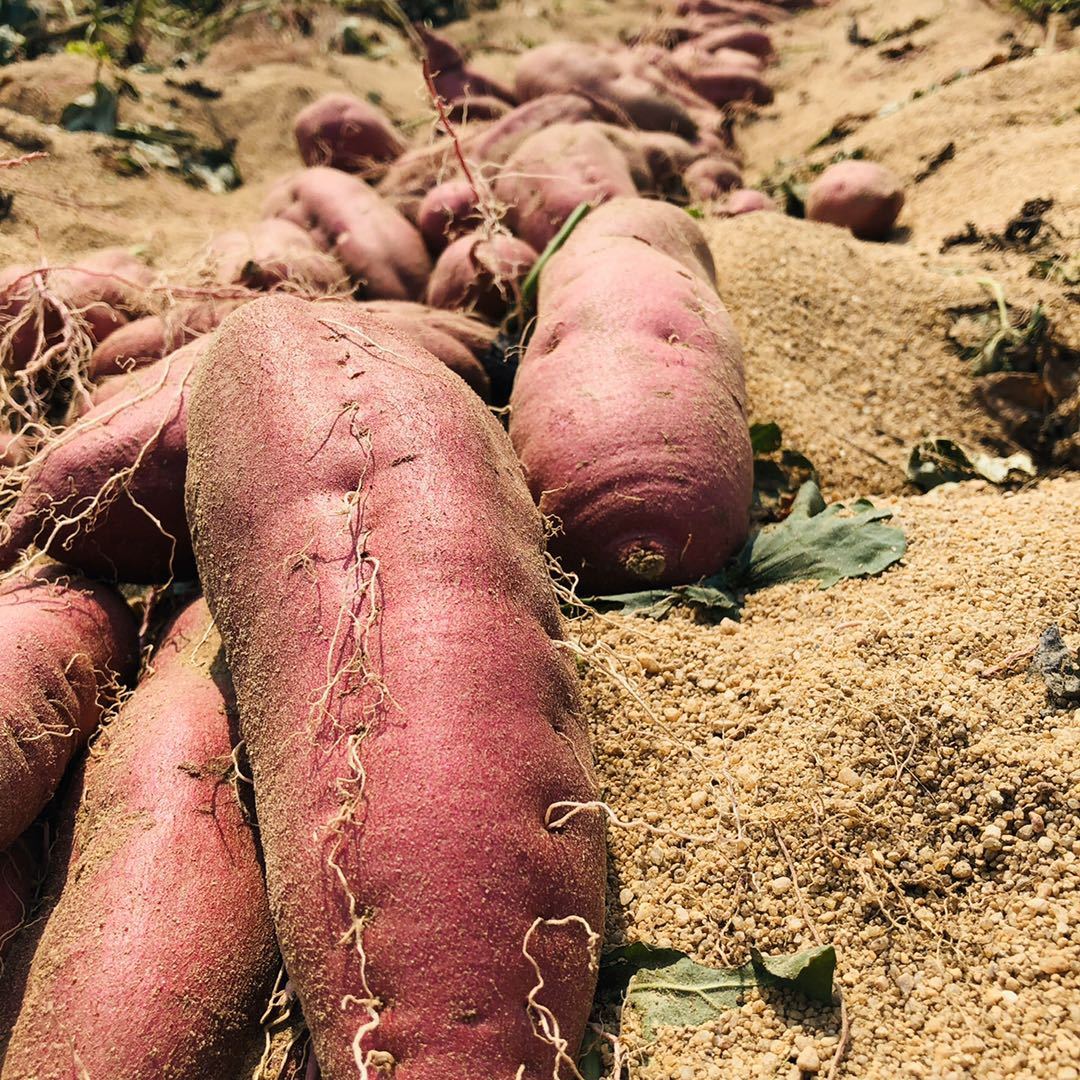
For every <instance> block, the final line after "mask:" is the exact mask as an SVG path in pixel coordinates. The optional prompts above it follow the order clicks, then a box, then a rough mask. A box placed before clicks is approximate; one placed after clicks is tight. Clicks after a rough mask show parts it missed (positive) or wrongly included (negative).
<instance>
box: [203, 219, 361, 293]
mask: <svg viewBox="0 0 1080 1080" xmlns="http://www.w3.org/2000/svg"><path fill="white" fill-rule="evenodd" d="M206 264H207V265H206V267H205V270H206V272H207V274H208V276H209V277H210V278H211V279H212V280H213V281H217V282H222V283H223V284H226V285H244V286H246V287H247V288H249V289H275V288H280V287H282V286H285V285H287V286H288V287H290V288H293V289H296V290H298V291H301V292H306V293H331V292H342V291H346V292H347V291H348V289H347V284H348V282H347V277H346V274H345V268H344V267H343V266H342V265H341V263H339V262H338V261H337V259H335V258H334V256H333V255H330V254H328V253H327V252H325V251H321V250H320V249H319V248H318V247H316V245H315V241H314V240H313V239H312V237H311V234H310V233H309V232H307V230H306V229H303V228H301V227H300V226H299V225H297V224H295V223H294V222H292V221H286V220H284V219H282V218H267V219H265V220H263V221H258V222H256V223H255V224H254V225H252V226H250V227H248V228H246V229H230V230H229V231H228V232H223V233H218V234H217V236H215V237H214V238H213V240H211V241H210V244H209V247H208V250H207V256H206Z"/></svg>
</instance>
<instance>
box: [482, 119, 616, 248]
mask: <svg viewBox="0 0 1080 1080" xmlns="http://www.w3.org/2000/svg"><path fill="white" fill-rule="evenodd" d="M636 193H637V189H636V187H635V186H634V180H633V177H632V176H631V174H630V169H629V167H628V165H627V163H626V159H625V157H624V156H623V155H622V154H621V153H620V152H619V150H618V149H616V147H615V146H614V145H612V142H611V140H610V139H608V138H607V137H606V135H605V133H604V131H603V130H602V128H601V127H600V125H598V124H594V123H581V124H556V125H554V126H553V127H550V128H547V129H546V130H545V131H540V132H537V133H536V134H535V135H532V136H530V137H529V138H528V139H526V140H525V142H523V143H522V144H521V146H520V147H518V149H517V151H515V153H514V154H512V155H511V157H510V159H509V160H508V161H507V162H506V167H505V168H504V169H503V171H502V172H501V173H500V174H499V177H498V179H497V180H496V181H495V195H496V198H498V199H499V200H500V201H501V202H503V203H505V204H506V206H508V207H509V210H508V211H507V215H506V222H507V224H508V225H509V226H510V228H511V229H512V230H513V232H514V234H515V235H516V236H519V237H521V239H522V240H524V241H525V242H526V243H527V244H529V245H531V247H532V248H533V249H534V250H536V251H543V250H544V248H545V247H546V246H547V244H548V241H550V240H551V239H552V237H554V235H555V234H556V233H557V232H558V231H559V228H560V226H561V225H562V223H563V222H564V221H565V220H566V219H567V218H568V217H569V216H570V214H571V212H572V211H573V209H574V208H575V207H576V206H577V205H578V204H579V203H583V202H588V203H601V202H604V201H605V200H607V199H612V198H615V197H617V196H619V195H627V196H629V195H634V194H636Z"/></svg>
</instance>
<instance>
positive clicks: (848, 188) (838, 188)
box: [806, 160, 904, 240]
mask: <svg viewBox="0 0 1080 1080" xmlns="http://www.w3.org/2000/svg"><path fill="white" fill-rule="evenodd" d="M903 206H904V189H903V187H902V186H901V184H900V180H899V179H898V178H897V177H896V175H895V174H894V173H892V172H891V171H890V170H889V169H886V168H885V166H884V165H879V164H878V163H877V162H875V161H856V160H849V161H838V162H837V163H836V164H835V165H830V166H829V167H828V168H827V169H826V170H825V171H824V172H823V173H822V174H821V175H820V176H819V177H818V178H817V179H816V180H815V181H814V182H813V183H812V184H811V185H810V188H809V190H808V191H807V193H806V216H807V218H808V219H809V220H810V221H824V222H827V223H828V224H830V225H839V226H840V227H841V228H845V229H850V230H851V231H852V233H853V234H854V235H855V236H857V237H858V238H859V239H860V240H885V239H887V238H888V236H889V234H890V233H891V232H892V228H893V225H894V224H895V222H896V219H897V217H898V216H899V215H900V211H901V210H902V209H903Z"/></svg>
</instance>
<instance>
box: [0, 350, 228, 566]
mask: <svg viewBox="0 0 1080 1080" xmlns="http://www.w3.org/2000/svg"><path fill="white" fill-rule="evenodd" d="M206 345H207V342H206V339H197V340H196V341H193V342H191V343H190V344H189V345H185V346H184V348H182V349H179V350H177V351H176V352H174V353H172V354H171V355H169V356H167V357H165V358H164V359H162V360H158V361H157V362H156V363H154V364H151V365H148V366H146V367H144V368H140V369H139V370H138V371H134V372H132V373H131V374H130V375H127V376H123V377H122V378H123V379H124V383H123V385H122V386H118V387H116V388H115V390H114V388H110V390H114V392H112V393H111V394H110V396H109V397H108V400H101V401H100V403H99V404H95V405H94V406H93V407H92V408H91V409H90V410H89V411H87V412H86V413H84V414H83V416H82V417H80V419H79V420H78V421H76V423H75V424H73V425H72V426H71V427H70V428H67V429H66V430H65V431H63V432H61V433H60V435H58V436H57V437H56V438H55V439H53V440H52V441H51V442H48V443H46V444H45V445H44V446H43V447H42V448H41V449H40V450H39V451H38V453H37V454H36V455H35V457H34V458H33V459H32V460H31V462H30V463H29V464H28V465H27V466H26V476H25V478H24V481H23V484H22V487H21V490H20V491H19V494H18V498H17V499H16V501H15V504H14V506H13V507H12V508H11V509H10V511H9V512H8V516H7V518H6V519H5V520H4V522H3V524H2V526H0V569H3V568H6V567H8V566H10V565H12V564H13V563H14V562H15V560H16V559H17V558H18V555H19V552H20V551H22V550H23V549H24V548H26V547H28V546H29V545H30V544H36V545H37V546H39V547H42V548H43V549H44V550H45V551H47V552H48V553H49V554H50V555H52V556H54V557H55V558H57V559H62V560H63V561H64V562H66V563H69V564H70V565H72V566H75V567H77V568H78V569H80V570H82V571H84V572H86V573H89V574H93V575H95V576H97V577H109V578H115V579H117V580H120V581H140V582H164V581H166V580H169V579H170V578H172V577H180V578H183V577H187V576H190V575H191V574H192V572H193V570H194V566H195V564H194V557H193V555H192V551H191V540H190V538H189V536H188V529H187V520H186V519H185V517H184V497H183V491H184V470H185V468H186V467H187V394H188V382H189V378H190V375H191V370H192V366H193V364H194V363H195V360H196V359H197V358H198V357H199V356H200V355H201V354H202V352H203V351H204V350H205V349H206Z"/></svg>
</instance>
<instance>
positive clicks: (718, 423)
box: [510, 199, 752, 591]
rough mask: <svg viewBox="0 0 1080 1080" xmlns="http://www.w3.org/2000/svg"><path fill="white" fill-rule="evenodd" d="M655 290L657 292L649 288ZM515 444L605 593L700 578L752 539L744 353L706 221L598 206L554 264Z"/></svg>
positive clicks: (564, 543) (561, 542) (515, 421)
mask: <svg viewBox="0 0 1080 1080" xmlns="http://www.w3.org/2000/svg"><path fill="white" fill-rule="evenodd" d="M642 283H646V285H647V287H643V284H642ZM538 312H539V317H538V320H537V325H536V329H535V332H534V333H533V336H532V338H531V340H530V342H529V346H528V349H527V350H526V353H525V356H524V357H523V359H522V362H521V367H520V369H519V371H518V375H517V381H516V383H515V386H514V392H513V396H512V398H511V413H510V435H511V438H512V439H513V441H514V446H515V448H516V449H517V451H518V454H519V456H520V457H521V460H522V462H523V463H524V465H525V470H526V474H527V476H528V479H529V486H530V488H531V489H532V491H533V494H534V495H535V497H536V498H537V499H538V500H539V501H540V506H541V509H542V510H543V511H544V512H545V513H548V514H551V515H553V516H554V517H556V518H557V519H558V520H559V521H561V523H562V528H563V534H562V535H561V536H560V537H558V538H557V540H556V541H555V543H556V544H557V550H558V551H559V553H560V554H561V555H562V556H563V557H564V558H565V559H566V560H567V562H568V563H569V564H570V565H571V566H572V567H573V568H574V569H577V570H580V571H581V573H582V575H583V578H584V580H585V581H586V584H587V585H588V586H589V587H590V588H594V589H597V590H602V591H617V590H620V589H622V588H633V587H641V586H642V585H647V584H663V583H675V582H686V581H692V580H694V579H696V578H699V577H702V576H704V575H707V574H710V573H713V572H714V571H716V570H718V569H719V568H720V566H721V565H722V564H723V563H724V561H725V560H726V559H727V558H728V557H729V556H730V555H731V554H732V553H733V552H734V551H735V550H736V549H737V548H738V547H739V546H740V544H741V543H742V542H743V540H744V539H745V538H746V533H747V528H748V524H749V522H748V513H749V506H750V494H751V485H752V468H751V465H752V455H751V451H750V441H749V437H748V434H747V425H746V415H745V393H744V387H743V370H742V352H741V348H740V345H739V339H738V335H737V334H736V332H735V329H734V327H733V325H732V323H731V320H730V319H729V318H728V315H727V312H726V311H725V310H724V306H723V304H722V303H721V302H720V299H719V297H718V296H717V295H716V289H715V284H714V277H713V265H712V258H711V256H710V255H709V252H708V248H707V246H706V245H705V239H704V237H703V236H702V234H701V231H700V229H698V227H697V225H696V224H695V222H694V221H693V219H692V218H691V217H690V216H689V215H688V214H686V213H685V212H684V211H682V210H679V209H677V208H676V207H674V206H671V205H669V204H665V203H659V202H651V201H649V200H645V199H635V200H626V199H619V200H616V201H614V202H611V203H608V204H607V205H606V206H603V207H601V208H600V209H598V210H594V211H593V212H592V213H591V214H590V215H589V216H588V217H587V218H586V219H585V220H584V221H583V222H582V223H581V224H580V225H579V226H578V227H577V229H575V231H574V233H573V234H572V235H571V237H570V239H569V241H568V242H567V243H566V245H565V247H563V248H562V249H561V250H560V251H559V252H558V253H557V254H556V255H555V256H554V257H553V258H552V259H551V260H550V261H549V262H548V264H547V266H546V267H545V269H544V271H543V274H542V275H541V278H540V292H539V304H538Z"/></svg>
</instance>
